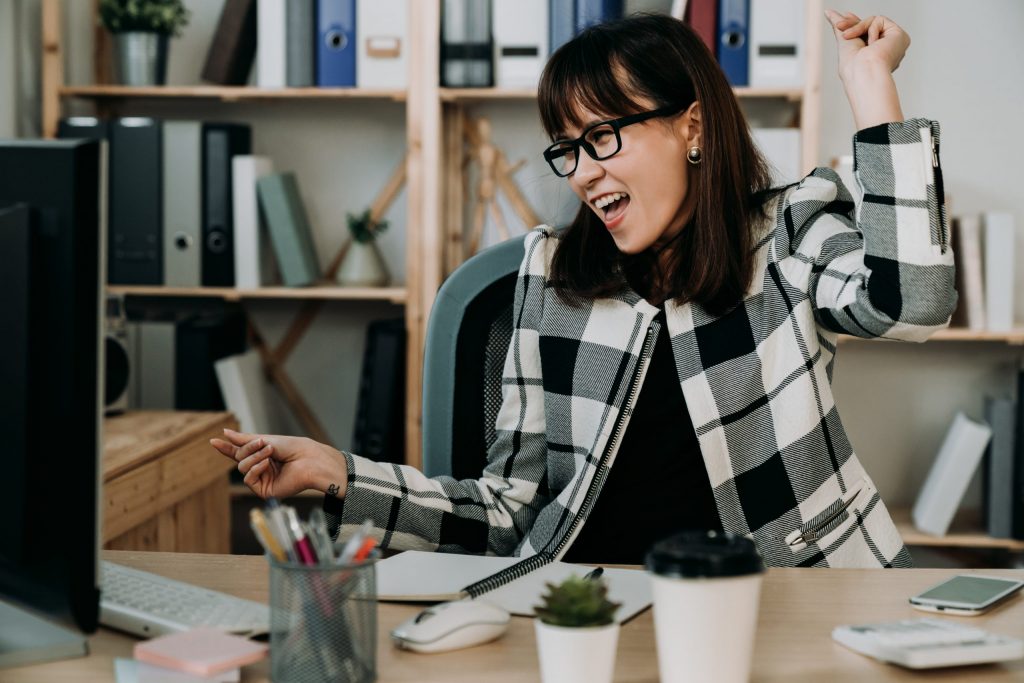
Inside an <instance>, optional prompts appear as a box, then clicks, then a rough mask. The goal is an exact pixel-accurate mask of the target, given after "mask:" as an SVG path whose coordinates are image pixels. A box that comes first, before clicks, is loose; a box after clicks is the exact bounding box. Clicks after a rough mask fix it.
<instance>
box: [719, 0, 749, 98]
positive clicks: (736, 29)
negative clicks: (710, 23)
mask: <svg viewBox="0 0 1024 683" xmlns="http://www.w3.org/2000/svg"><path fill="white" fill-rule="evenodd" d="M749 27H750V0H720V4H719V5H718V50H717V52H718V63H719V64H720V65H721V67H722V71H724V72H725V77H726V78H728V79H729V83H731V84H732V85H733V86H740V85H749V84H750V31H749Z"/></svg>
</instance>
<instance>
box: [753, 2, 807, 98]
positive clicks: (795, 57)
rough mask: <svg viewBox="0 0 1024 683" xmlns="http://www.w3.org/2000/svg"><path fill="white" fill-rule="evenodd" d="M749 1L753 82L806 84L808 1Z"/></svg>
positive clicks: (788, 85)
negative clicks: (805, 54) (805, 60)
mask: <svg viewBox="0 0 1024 683" xmlns="http://www.w3.org/2000/svg"><path fill="white" fill-rule="evenodd" d="M750 2H751V5H750V24H749V26H750V85H751V86H756V87H779V88H800V87H803V84H804V69H805V67H804V35H805V33H806V28H807V26H806V22H807V17H806V13H805V9H806V2H805V0H750Z"/></svg>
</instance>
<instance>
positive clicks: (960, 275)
mask: <svg viewBox="0 0 1024 683" xmlns="http://www.w3.org/2000/svg"><path fill="white" fill-rule="evenodd" d="M950 230H951V232H952V235H951V237H952V246H953V255H954V257H955V259H956V278H957V282H956V289H957V291H958V292H959V293H960V300H959V303H958V305H957V309H956V311H955V312H954V313H953V320H952V322H951V325H953V326H955V327H967V328H970V329H972V330H989V331H992V332H1008V331H1010V330H1012V329H1014V306H1015V304H1016V302H1015V300H1014V299H1015V295H1014V292H1015V289H1016V287H1015V282H1014V278H1015V270H1016V253H1017V243H1016V228H1015V226H1014V222H1013V215H1012V214H1010V213H1007V212H1004V211H986V212H985V213H982V214H981V215H964V216H955V217H954V218H953V220H952V221H951V223H950Z"/></svg>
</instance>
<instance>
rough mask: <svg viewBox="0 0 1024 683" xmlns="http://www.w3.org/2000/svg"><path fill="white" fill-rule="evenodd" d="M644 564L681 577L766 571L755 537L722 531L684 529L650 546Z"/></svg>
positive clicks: (656, 571) (718, 575)
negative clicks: (753, 538) (755, 543)
mask: <svg viewBox="0 0 1024 683" xmlns="http://www.w3.org/2000/svg"><path fill="white" fill-rule="evenodd" d="M644 566H645V567H646V568H647V571H649V572H651V573H652V574H657V575H658V576H666V577H674V578H681V579H696V578H715V577H725V576H744V575H746V574H758V573H760V572H763V571H764V562H762V561H761V555H760V554H759V553H758V552H757V546H755V545H754V542H753V541H751V540H750V539H749V538H745V537H743V536H737V535H736V534H731V533H729V532H723V531H684V532H681V533H678V534H675V535H674V536H669V537H668V538H665V539H662V540H660V541H658V542H657V543H655V544H654V545H653V546H652V547H651V549H650V551H649V552H648V553H647V560H646V562H645V563H644Z"/></svg>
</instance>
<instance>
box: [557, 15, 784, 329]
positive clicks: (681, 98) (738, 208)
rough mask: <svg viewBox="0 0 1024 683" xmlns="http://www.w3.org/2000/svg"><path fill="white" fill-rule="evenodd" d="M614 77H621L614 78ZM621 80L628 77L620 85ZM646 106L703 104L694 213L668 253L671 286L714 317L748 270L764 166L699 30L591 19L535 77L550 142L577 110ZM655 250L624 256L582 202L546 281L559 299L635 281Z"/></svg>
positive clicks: (653, 20) (646, 280)
mask: <svg viewBox="0 0 1024 683" xmlns="http://www.w3.org/2000/svg"><path fill="white" fill-rule="evenodd" d="M619 74H621V75H623V76H624V77H625V78H624V79H623V78H620V77H617V75H619ZM622 80H628V82H621V81H622ZM639 98H646V99H647V100H650V101H651V102H653V104H654V107H655V108H660V107H669V106H670V107H677V108H678V109H679V111H680V112H682V111H685V110H686V109H687V108H688V107H689V106H690V105H691V104H692V103H693V102H695V101H697V102H700V104H701V109H702V114H703V115H702V117H701V122H702V136H701V151H702V157H703V158H702V161H701V163H700V165H699V166H696V167H694V166H691V167H690V168H691V175H692V177H693V178H694V182H692V183H691V185H690V190H689V191H691V192H694V191H695V192H697V193H698V194H697V202H696V208H695V211H694V215H693V217H692V219H691V221H690V223H689V224H688V225H686V226H685V227H684V228H683V230H682V232H681V233H680V235H679V237H678V238H677V239H675V240H673V242H672V243H671V244H670V245H668V246H667V247H666V248H668V249H670V250H671V254H670V258H669V262H670V263H672V264H673V266H672V268H671V272H669V273H667V274H666V275H665V277H667V280H668V285H669V292H670V294H669V295H670V296H671V297H672V298H675V299H676V300H677V301H678V302H679V303H683V302H685V301H695V302H697V303H699V304H700V305H701V306H703V307H704V308H705V309H707V310H708V311H709V312H710V313H712V314H716V315H718V314H721V313H724V312H725V311H727V310H728V309H729V308H731V307H732V306H734V305H735V304H737V303H738V302H739V301H740V300H741V299H742V297H743V294H744V292H746V290H747V287H748V285H749V284H750V281H751V279H752V278H753V276H754V267H755V263H754V257H755V254H754V243H753V242H754V236H753V229H754V227H755V221H757V220H758V219H759V217H760V216H761V215H763V212H764V209H765V207H766V205H767V203H768V200H769V199H770V198H771V197H772V195H773V194H774V193H775V192H776V191H777V190H773V189H772V188H771V172H770V170H769V167H768V164H767V162H766V161H765V159H764V157H763V156H762V155H761V153H760V152H759V151H758V149H757V148H756V147H755V146H754V144H753V141H752V140H751V136H750V131H749V129H748V127H747V123H746V120H745V119H744V117H743V113H742V112H741V110H740V107H739V104H738V103H737V101H736V97H735V95H734V94H733V92H732V88H731V87H730V85H729V83H728V81H727V80H726V77H725V74H724V73H723V72H722V70H721V68H720V67H719V66H718V63H717V62H716V61H715V58H714V56H713V55H712V54H711V52H710V51H708V48H707V47H706V46H705V45H704V43H703V41H701V39H700V37H699V36H698V35H697V34H696V33H694V31H693V30H692V29H691V28H690V27H688V26H687V25H685V24H684V23H683V22H681V21H678V20H676V19H673V18H671V17H668V16H665V15H656V14H638V15H633V16H631V17H628V18H626V19H621V20H619V21H614V22H609V23H605V24H598V25H596V26H592V27H590V28H588V29H586V30H585V31H583V32H582V33H580V34H579V35H578V36H577V37H575V38H574V39H572V40H570V41H569V42H568V43H566V44H565V45H563V46H562V47H561V48H559V49H558V50H557V51H556V52H555V53H554V54H553V55H552V56H551V59H550V60H549V61H548V63H547V66H546V67H545V68H544V73H543V75H542V76H541V81H540V86H539V91H538V103H539V106H540V115H541V120H542V121H543V124H544V129H545V131H546V132H547V134H548V136H549V137H551V138H552V139H555V138H556V137H558V136H560V135H563V134H564V132H565V130H566V129H567V128H569V127H576V128H579V127H581V126H582V125H583V122H582V121H580V120H578V118H579V117H578V110H579V108H580V107H583V108H586V109H588V110H590V111H592V112H594V113H595V114H598V115H601V116H604V115H607V117H608V118H615V117H618V116H625V115H628V114H632V113H638V112H641V111H644V110H645V109H646V108H647V107H646V106H645V105H644V104H643V103H641V102H640V101H638V100H639ZM657 268H658V260H657V258H656V254H654V253H652V252H651V250H650V249H649V250H647V251H646V252H644V253H643V254H637V255H632V256H630V255H626V254H623V253H622V252H620V251H619V250H618V248H616V246H615V242H614V241H613V240H612V238H611V235H609V233H608V230H607V229H606V228H605V227H604V225H603V223H602V221H601V219H600V218H599V217H597V216H596V215H595V214H594V212H593V211H591V210H590V208H589V207H587V206H585V205H582V206H580V209H579V211H578V212H577V214H576V217H575V219H574V220H573V222H572V223H571V224H570V226H569V227H568V228H567V229H566V230H565V231H563V233H562V239H561V240H560V241H559V245H558V247H557V249H556V251H555V256H554V262H553V264H552V279H553V280H554V282H555V286H556V288H557V290H556V291H557V292H558V293H559V295H560V296H561V297H562V298H563V299H565V300H566V301H570V302H571V301H572V299H573V297H572V296H571V295H576V296H579V297H583V298H585V299H593V298H597V297H602V296H607V295H611V294H615V293H616V292H618V291H621V289H622V288H623V286H624V285H625V284H626V283H627V282H629V283H630V284H633V285H634V286H639V287H640V288H641V289H643V288H644V287H646V286H649V285H650V283H651V282H652V279H653V278H655V277H657V276H658V271H657Z"/></svg>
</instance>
